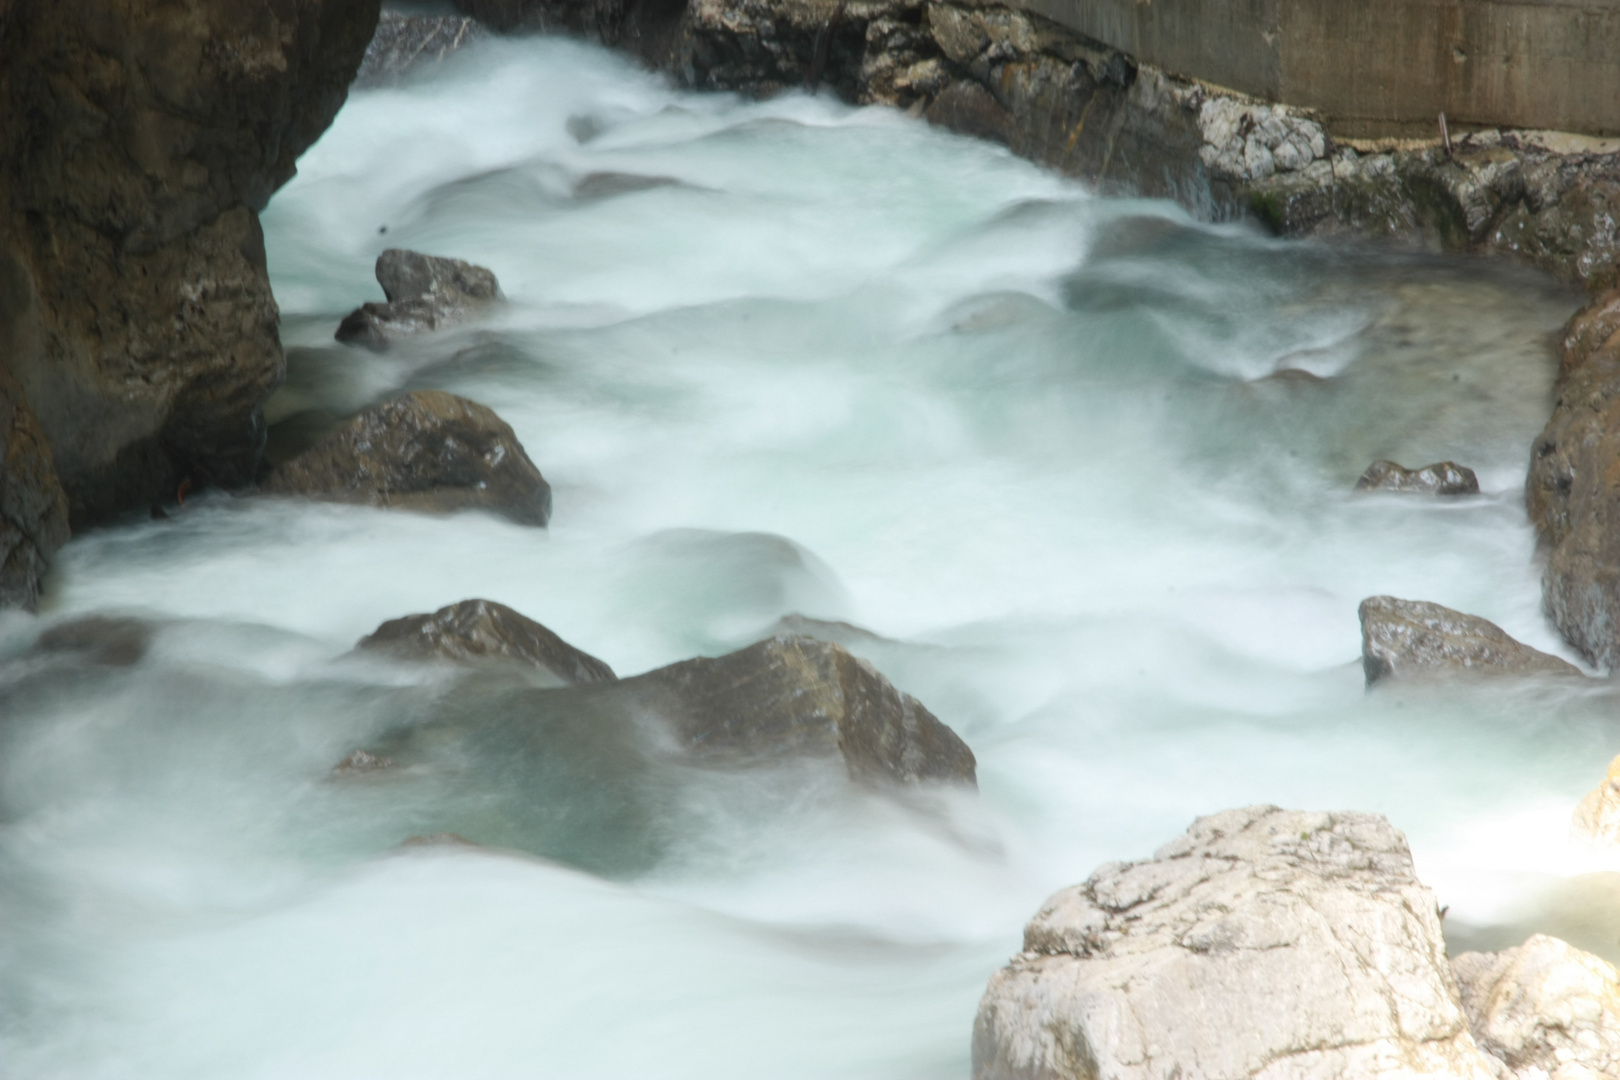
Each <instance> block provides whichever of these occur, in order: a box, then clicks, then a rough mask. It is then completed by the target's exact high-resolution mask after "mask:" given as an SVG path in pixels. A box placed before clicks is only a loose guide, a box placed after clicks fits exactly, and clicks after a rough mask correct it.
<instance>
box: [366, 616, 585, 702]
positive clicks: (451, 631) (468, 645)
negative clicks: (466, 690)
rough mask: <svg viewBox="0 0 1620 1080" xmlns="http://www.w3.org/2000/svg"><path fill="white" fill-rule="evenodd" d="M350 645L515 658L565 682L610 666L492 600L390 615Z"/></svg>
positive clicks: (433, 655)
mask: <svg viewBox="0 0 1620 1080" xmlns="http://www.w3.org/2000/svg"><path fill="white" fill-rule="evenodd" d="M356 648H359V649H366V650H372V651H376V652H388V653H393V654H394V655H396V656H400V657H404V658H406V659H412V660H449V661H451V662H452V663H458V664H477V663H481V662H486V661H492V660H493V661H501V660H509V661H516V662H518V663H521V664H526V665H529V666H531V667H535V668H539V669H540V670H542V671H545V672H548V673H549V674H550V675H551V676H553V677H554V678H555V679H556V680H557V681H558V682H559V683H562V684H566V685H575V684H579V683H594V682H611V681H612V680H613V678H614V675H613V669H612V668H610V667H608V666H607V665H606V664H604V663H603V662H602V661H600V660H598V659H597V658H596V657H594V656H592V655H590V654H589V653H586V652H582V651H580V650H579V649H576V648H574V647H573V646H572V645H570V644H568V642H566V641H564V640H563V639H562V638H560V637H558V636H557V635H556V634H554V633H552V632H551V631H550V630H548V629H546V628H545V627H544V626H542V625H540V624H539V623H537V622H535V621H534V620H533V619H530V618H528V617H526V616H524V615H521V614H519V613H518V612H516V611H513V610H512V609H511V608H509V607H507V606H506V605H505V604H497V603H495V602H494V601H493V600H463V601H461V602H460V603H459V604H451V605H449V606H447V607H442V608H440V609H439V610H438V611H435V612H433V613H432V614H429V615H406V616H404V617H403V618H398V619H390V620H388V621H387V622H385V623H383V624H382V625H381V626H379V627H377V629H376V630H374V631H372V633H370V634H369V635H367V636H366V637H364V638H361V639H360V643H359V645H357V646H356Z"/></svg>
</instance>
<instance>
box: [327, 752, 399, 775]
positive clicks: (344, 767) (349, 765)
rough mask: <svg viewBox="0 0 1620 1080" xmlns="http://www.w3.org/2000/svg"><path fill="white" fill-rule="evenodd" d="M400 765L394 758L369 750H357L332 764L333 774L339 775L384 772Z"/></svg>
mask: <svg viewBox="0 0 1620 1080" xmlns="http://www.w3.org/2000/svg"><path fill="white" fill-rule="evenodd" d="M398 765H399V762H397V761H395V760H394V759H393V758H390V757H383V756H382V755H380V754H373V753H371V752H370V751H368V750H356V751H355V752H354V753H352V754H350V755H349V756H348V757H346V758H344V759H343V760H342V761H340V762H338V763H337V764H336V765H334V766H332V775H333V776H338V777H347V776H364V775H365V774H367V773H374V772H383V771H384V770H387V769H393V768H397V767H398Z"/></svg>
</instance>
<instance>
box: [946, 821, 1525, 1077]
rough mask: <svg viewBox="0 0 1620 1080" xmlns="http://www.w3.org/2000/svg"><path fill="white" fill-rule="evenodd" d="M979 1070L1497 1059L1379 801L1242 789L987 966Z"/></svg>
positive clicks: (1473, 1066) (1230, 1070)
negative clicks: (1298, 800) (1265, 794)
mask: <svg viewBox="0 0 1620 1080" xmlns="http://www.w3.org/2000/svg"><path fill="white" fill-rule="evenodd" d="M973 1075H974V1077H975V1080H1014V1078H1016V1080H1034V1078H1042V1080H1059V1078H1062V1080H1082V1078H1084V1080H1138V1078H1140V1080H1149V1078H1153V1080H1165V1078H1169V1077H1180V1078H1182V1080H1197V1078H1205V1077H1208V1078H1216V1077H1218V1078H1221V1080H1238V1078H1256V1080H1258V1078H1262V1077H1264V1078H1267V1080H1282V1078H1285V1077H1286V1078H1289V1080H1311V1078H1317V1077H1320V1078H1322V1080H1330V1078H1332V1080H1338V1078H1342V1077H1357V1078H1374V1077H1391V1078H1393V1077H1397V1076H1399V1077H1413V1076H1434V1077H1442V1076H1443V1077H1450V1078H1453V1080H1486V1078H1487V1077H1491V1076H1493V1075H1494V1072H1493V1070H1492V1069H1491V1067H1490V1065H1489V1063H1487V1062H1486V1061H1485V1059H1484V1057H1483V1055H1481V1053H1480V1052H1479V1050H1478V1048H1477V1047H1476V1046H1475V1043H1474V1040H1473V1038H1472V1037H1471V1036H1470V1034H1469V1031H1468V1025H1467V1021H1466V1019H1465V1018H1464V1016H1463V1012H1462V1009H1461V1007H1460V1006H1459V1004H1458V1001H1457V991H1456V984H1455V982H1454V981H1453V977H1452V974H1451V968H1450V965H1449V964H1448V963H1447V961H1446V950H1445V941H1444V940H1443V938H1442V937H1441V933H1440V916H1439V911H1438V907H1437V905H1436V903H1435V898H1434V894H1433V893H1432V892H1430V891H1429V890H1428V889H1427V888H1425V887H1424V886H1423V885H1422V884H1421V883H1420V882H1419V881H1418V880H1417V877H1416V875H1415V874H1414V873H1413V869H1412V858H1411V854H1410V853H1409V851H1408V850H1407V846H1406V840H1405V838H1404V837H1402V836H1401V834H1400V833H1399V832H1397V831H1396V830H1395V829H1394V828H1392V827H1391V826H1390V824H1389V822H1387V821H1386V820H1384V818H1382V817H1380V816H1378V815H1376V814H1360V813H1304V812H1299V811H1287V810H1279V809H1278V808H1276V807H1274V806H1253V807H1247V808H1244V809H1241V810H1228V811H1225V812H1223V813H1219V814H1215V815H1212V816H1210V817H1205V818H1200V819H1199V820H1198V821H1196V822H1194V823H1193V826H1192V828H1190V829H1188V830H1187V832H1186V834H1185V835H1183V836H1181V837H1178V838H1177V839H1175V840H1172V841H1171V842H1170V843H1168V844H1166V845H1165V846H1164V847H1162V848H1160V849H1159V850H1158V851H1157V852H1156V853H1155V854H1154V857H1153V858H1152V859H1149V860H1146V861H1143V862H1134V863H1111V864H1109V865H1106V866H1103V867H1101V868H1100V869H1099V870H1097V872H1096V873H1094V874H1093V875H1092V876H1091V877H1090V879H1088V880H1087V881H1086V882H1085V883H1084V884H1081V885H1075V886H1072V887H1070V888H1067V889H1064V890H1063V891H1061V892H1059V893H1058V894H1057V895H1055V896H1053V897H1052V898H1051V899H1050V900H1048V901H1047V902H1046V904H1045V905H1044V906H1043V907H1042V908H1041V910H1040V912H1039V913H1037V914H1036V916H1035V918H1034V919H1033V920H1031V922H1030V923H1029V925H1028V926H1027V927H1026V928H1025V930H1024V951H1023V952H1022V953H1020V954H1019V955H1018V956H1016V957H1014V958H1013V960H1012V962H1011V963H1010V964H1008V966H1007V967H1005V968H1003V969H1002V970H1001V971H999V972H997V973H996V974H995V975H994V976H992V977H991V979H990V985H989V988H988V989H987V990H986V991H985V995H984V998H983V1000H982V1001H981V1002H980V1004H979V1013H978V1018H977V1020H976V1021H975V1023H974V1028H973Z"/></svg>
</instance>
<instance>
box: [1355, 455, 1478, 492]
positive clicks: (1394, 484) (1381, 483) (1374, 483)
mask: <svg viewBox="0 0 1620 1080" xmlns="http://www.w3.org/2000/svg"><path fill="white" fill-rule="evenodd" d="M1356 490H1357V491H1397V492H1402V493H1404V494H1413V495H1478V494H1479V477H1477V476H1475V475H1474V470H1473V469H1470V468H1467V467H1465V466H1462V465H1458V464H1457V463H1456V462H1454V461H1441V462H1437V463H1436V464H1434V465H1425V466H1423V467H1422V468H1421V469H1404V468H1402V467H1401V466H1399V465H1397V464H1396V463H1395V462H1393V461H1375V462H1373V463H1372V464H1371V465H1369V466H1367V471H1366V472H1364V473H1362V474H1361V479H1360V480H1357V481H1356Z"/></svg>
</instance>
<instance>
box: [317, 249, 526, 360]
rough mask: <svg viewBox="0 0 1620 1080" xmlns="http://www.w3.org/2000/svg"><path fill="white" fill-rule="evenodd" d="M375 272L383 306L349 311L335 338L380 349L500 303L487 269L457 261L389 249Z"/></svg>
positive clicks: (499, 290) (493, 281) (495, 284)
mask: <svg viewBox="0 0 1620 1080" xmlns="http://www.w3.org/2000/svg"><path fill="white" fill-rule="evenodd" d="M376 272H377V283H378V284H379V285H381V286H382V287H383V295H385V296H387V297H388V301H387V303H382V304H379V303H375V302H373V303H368V304H362V305H361V306H360V307H358V308H356V309H355V310H354V311H351V312H350V313H349V314H348V315H346V316H345V317H344V319H343V322H342V323H341V324H340V325H339V326H338V328H337V333H336V334H334V335H333V336H334V337H336V338H337V340H339V341H343V342H349V343H351V344H355V345H364V346H366V347H367V348H372V349H386V348H387V347H388V346H390V345H392V344H393V343H394V342H396V341H399V340H401V339H403V338H407V337H410V336H412V335H414V334H420V333H425V332H427V331H431V330H440V329H443V328H444V327H447V326H453V325H455V324H456V323H459V322H463V321H465V320H466V319H468V318H471V317H473V316H474V315H477V314H479V313H481V312H483V311H486V310H488V308H489V307H490V306H491V305H493V304H495V303H497V302H498V301H500V300H501V299H502V297H501V289H500V285H499V284H498V283H497V282H496V280H495V275H494V274H493V273H492V272H491V271H489V270H486V269H484V268H483V267H482V266H474V265H473V264H472V263H469V262H463V261H462V260H460V259H446V258H442V257H440V256H437V255H423V254H421V253H420V252H416V251H405V250H404V249H402V248H389V249H388V250H387V251H384V252H383V253H382V254H381V255H379V256H377V270H376Z"/></svg>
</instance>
